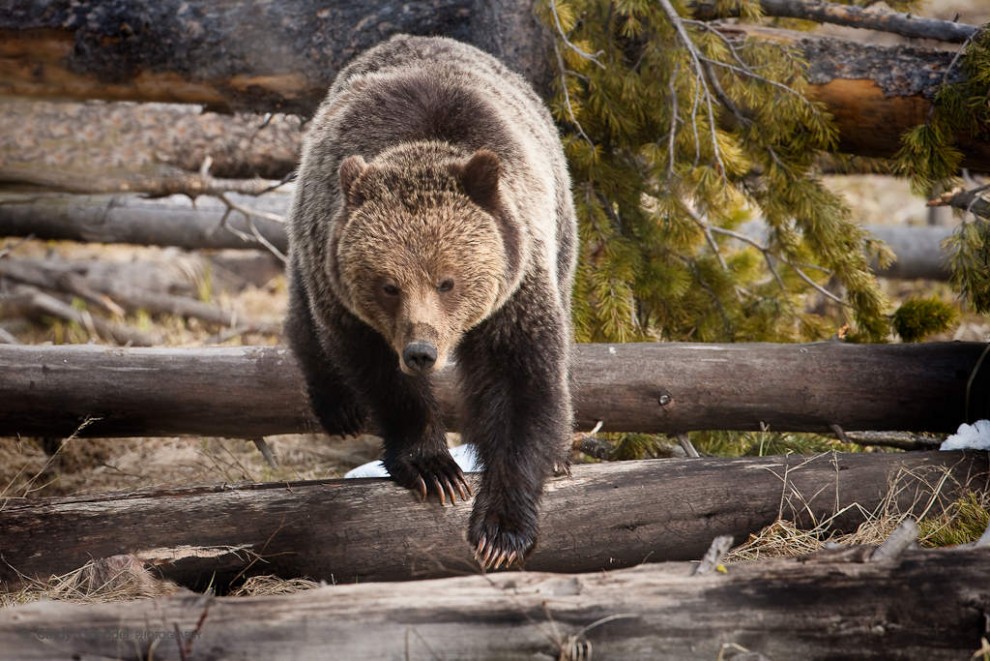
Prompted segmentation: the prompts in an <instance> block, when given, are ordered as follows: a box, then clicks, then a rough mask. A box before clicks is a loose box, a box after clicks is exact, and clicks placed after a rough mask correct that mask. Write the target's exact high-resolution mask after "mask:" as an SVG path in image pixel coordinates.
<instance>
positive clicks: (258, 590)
mask: <svg viewBox="0 0 990 661" xmlns="http://www.w3.org/2000/svg"><path fill="white" fill-rule="evenodd" d="M324 585H326V583H321V582H317V581H310V580H307V579H305V578H289V579H286V578H279V577H278V576H271V575H265V576H252V577H251V578H249V579H247V580H246V581H244V583H243V584H242V585H241V586H240V587H239V588H237V589H236V590H234V591H233V592H231V593H230V596H232V597H271V596H274V595H280V594H294V593H296V592H303V591H305V590H312V589H313V588H318V587H321V586H324Z"/></svg>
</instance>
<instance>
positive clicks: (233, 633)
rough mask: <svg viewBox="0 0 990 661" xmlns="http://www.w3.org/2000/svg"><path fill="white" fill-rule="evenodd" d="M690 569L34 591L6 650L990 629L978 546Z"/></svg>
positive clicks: (914, 654)
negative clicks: (268, 587) (93, 599)
mask: <svg viewBox="0 0 990 661" xmlns="http://www.w3.org/2000/svg"><path fill="white" fill-rule="evenodd" d="M691 571H692V566H691V565H690V564H688V563H668V564H665V565H660V564H652V565H644V566H642V567H637V568H634V569H625V570H618V571H611V572H601V573H596V574H587V575H581V576H568V575H561V574H548V573H523V574H518V573H514V574H497V575H493V576H466V577H460V578H448V579H439V580H432V581H414V582H408V583H367V584H360V585H334V586H326V587H322V588H318V589H315V590H309V591H306V592H302V593H297V594H293V595H285V596H263V597H250V598H243V597H210V596H205V595H189V594H186V595H177V596H172V597H165V598H160V599H156V600H145V601H131V602H127V603H119V602H118V603H105V604H93V605H81V604H66V603H58V602H51V601H47V602H45V601H43V602H39V603H34V604H29V605H25V606H19V607H15V608H8V609H4V610H3V611H0V647H2V649H4V650H5V654H7V655H9V657H10V658H17V659H24V660H25V661H27V660H31V659H39V660H44V661H49V660H50V659H55V658H58V659H97V658H99V659H111V658H113V659H117V658H142V659H145V658H147V659H150V658H152V656H153V658H154V659H156V661H158V660H161V661H166V660H176V661H178V660H185V659H199V658H210V659H219V658H225V659H228V658H231V659H232V658H257V659H269V660H279V659H286V660H289V659H292V660H295V659H317V658H329V657H328V651H330V650H332V654H331V655H330V656H332V658H339V659H438V658H439V659H647V658H648V659H654V660H659V661H685V660H692V659H703V660H705V661H710V660H712V659H731V658H739V659H743V658H745V659H764V660H767V661H770V660H771V659H772V660H774V661H781V660H784V659H808V660H816V659H823V660H824V659H875V660H877V661H879V660H884V661H888V660H890V659H926V660H929V659H930V660H933V661H941V660H943V659H944V660H951V661H957V660H959V659H969V658H976V657H975V656H974V652H976V651H977V650H980V649H981V640H986V635H987V633H986V621H985V613H986V611H987V609H988V607H990V582H988V581H987V580H986V578H987V575H988V574H990V554H988V553H987V552H986V549H985V548H982V549H981V548H973V549H955V550H942V551H909V552H907V553H905V554H904V555H902V556H901V557H900V558H898V559H895V560H892V561H874V562H849V561H843V560H841V559H836V558H832V559H825V558H816V557H815V556H811V557H809V558H807V559H778V560H766V561H762V562H758V563H755V562H754V563H741V564H732V565H729V566H728V571H727V572H725V573H720V572H710V573H706V574H701V575H697V576H692V575H691ZM122 654H126V655H127V656H123V657H122V656H121V655H122Z"/></svg>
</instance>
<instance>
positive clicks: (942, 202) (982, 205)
mask: <svg viewBox="0 0 990 661" xmlns="http://www.w3.org/2000/svg"><path fill="white" fill-rule="evenodd" d="M988 194H990V184H987V185H985V186H978V187H977V188H971V189H969V190H965V189H955V190H952V191H949V192H947V193H944V194H942V195H940V196H939V197H936V198H934V199H931V200H928V206H930V207H945V206H948V207H952V208H953V209H959V210H960V211H965V212H968V213H971V214H973V215H975V216H980V217H981V218H985V219H987V220H990V199H987V197H986V196H987V195H988Z"/></svg>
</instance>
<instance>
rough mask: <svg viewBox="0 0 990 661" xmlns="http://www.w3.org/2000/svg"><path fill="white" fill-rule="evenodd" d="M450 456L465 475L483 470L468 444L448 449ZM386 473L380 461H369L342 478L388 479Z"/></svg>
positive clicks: (471, 446)
mask: <svg viewBox="0 0 990 661" xmlns="http://www.w3.org/2000/svg"><path fill="white" fill-rule="evenodd" d="M450 456H452V457H453V458H454V461H456V462H457V465H458V466H460V467H461V470H462V471H464V472H465V473H480V472H481V471H482V470H484V469H483V468H482V467H481V461H480V460H479V459H478V453H477V452H475V450H474V446H473V445H471V444H470V443H465V444H464V445H458V446H455V447H452V448H450ZM388 476H389V475H388V471H387V470H385V464H383V463H382V462H380V461H371V462H369V463H367V464H361V465H360V466H358V467H357V468H352V469H351V470H349V471H347V474H346V475H344V477H388Z"/></svg>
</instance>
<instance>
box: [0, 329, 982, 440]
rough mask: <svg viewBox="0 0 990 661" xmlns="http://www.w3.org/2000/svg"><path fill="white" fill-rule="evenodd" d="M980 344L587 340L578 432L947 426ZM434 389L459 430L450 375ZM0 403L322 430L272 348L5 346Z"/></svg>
mask: <svg viewBox="0 0 990 661" xmlns="http://www.w3.org/2000/svg"><path fill="white" fill-rule="evenodd" d="M985 348H986V345H984V344H982V343H977V342H970V343H966V342H961V343H927V344H900V345H854V344H843V343H840V342H823V343H815V344H790V345H788V344H780V345H775V344H686V343H655V344H614V345H607V344H584V345H577V346H576V347H575V350H574V365H573V373H574V374H573V382H574V387H573V397H574V405H575V409H576V414H577V422H578V425H579V427H580V428H582V429H590V428H591V427H592V426H593V425H594V424H595V423H596V422H597V421H602V422H603V423H604V429H605V430H606V431H645V432H681V431H687V430H693V429H737V430H755V429H760V428H761V426H763V425H766V426H769V427H770V429H773V430H775V431H815V432H825V433H830V432H831V430H832V428H833V425H839V426H841V427H843V428H844V429H849V430H858V431H864V430H874V429H878V430H891V431H893V430H908V431H922V430H927V431H955V430H956V428H957V427H958V426H959V424H960V423H961V422H964V421H966V420H967V417H968V418H969V419H974V418H986V417H990V365H987V364H986V362H987V361H984V362H983V363H980V358H981V356H982V355H983V353H984V349H985ZM978 363H979V364H982V365H983V369H982V370H980V371H979V373H978V374H976V376H975V377H974V378H973V379H972V383H971V384H970V383H969V381H970V377H971V375H972V373H973V372H974V370H975V369H976V368H977V365H978ZM436 380H437V384H438V386H439V397H440V400H441V402H442V404H443V406H444V408H445V410H446V413H447V417H448V421H449V423H450V424H451V425H456V423H457V421H456V415H455V411H456V409H457V408H458V402H457V396H456V392H455V390H454V378H453V376H452V375H451V374H450V373H449V371H448V372H443V373H441V374H439V375H438V376H437V379H436ZM0 402H3V406H2V407H0V435H6V436H9V435H14V434H22V435H43V436H55V435H69V434H71V433H73V432H74V431H75V430H76V429H77V427H79V425H80V424H81V423H83V422H84V421H86V423H87V424H86V426H85V429H83V430H81V431H80V433H81V434H82V435H87V436H96V437H112V436H172V435H178V434H205V435H216V436H240V437H246V438H255V437H258V436H262V435H269V434H280V433H290V432H298V431H309V430H314V429H316V424H315V423H314V422H313V419H312V417H311V415H310V413H309V409H308V405H307V402H306V398H305V396H304V394H303V385H302V379H301V377H300V375H299V372H298V368H297V367H296V365H295V362H294V359H293V358H292V356H291V354H290V353H289V352H288V351H286V350H284V349H279V348H274V347H242V348H216V349H121V348H107V347H98V346H78V345H77V346H54V347H44V346H0ZM967 407H968V411H967Z"/></svg>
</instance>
